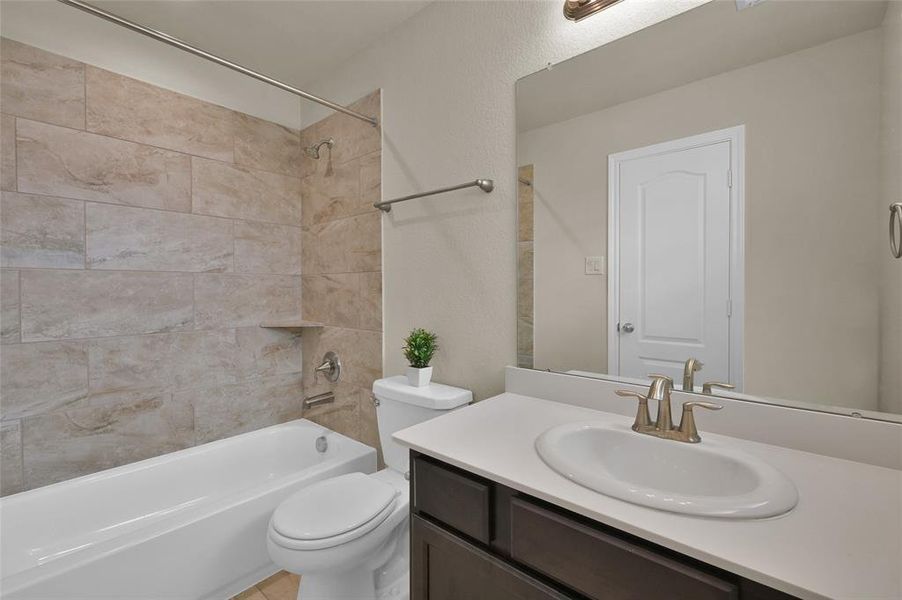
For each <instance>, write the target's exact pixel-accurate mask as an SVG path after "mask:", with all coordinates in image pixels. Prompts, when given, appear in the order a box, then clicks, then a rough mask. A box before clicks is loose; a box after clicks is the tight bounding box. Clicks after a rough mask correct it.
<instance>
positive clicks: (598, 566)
mask: <svg viewBox="0 0 902 600" xmlns="http://www.w3.org/2000/svg"><path fill="white" fill-rule="evenodd" d="M511 558H513V559H514V560H516V561H517V562H520V563H522V564H524V565H526V566H529V567H531V568H533V569H535V570H536V571H538V572H540V573H543V574H545V575H547V576H548V577H551V578H552V579H554V580H556V581H559V582H560V583H562V584H564V585H566V586H567V587H570V588H572V589H574V590H576V591H578V592H580V593H582V594H585V595H587V596H589V597H590V598H598V599H604V600H620V599H622V600H638V599H642V600H654V599H657V598H660V599H662V600H733V599H735V598H738V590H737V587H736V586H735V585H734V584H732V583H730V582H728V581H725V580H723V579H720V578H718V577H715V576H713V575H710V574H708V573H705V572H703V571H699V570H698V569H695V568H694V567H691V566H688V565H685V564H683V563H680V562H677V561H675V560H673V559H671V558H669V557H666V556H663V555H660V554H657V553H656V552H653V551H651V550H649V549H647V548H644V547H642V546H637V545H635V544H632V543H630V542H628V541H626V540H623V539H620V538H617V537H614V536H611V535H608V534H605V533H602V532H600V531H597V530H595V529H593V528H591V527H587V526H585V525H582V524H581V523H577V522H575V521H573V520H571V519H569V518H567V517H565V516H562V515H560V514H558V513H556V512H553V511H551V510H548V509H546V508H544V507H542V506H539V505H537V504H534V503H532V502H529V501H526V500H523V499H521V498H515V499H513V500H512V501H511Z"/></svg>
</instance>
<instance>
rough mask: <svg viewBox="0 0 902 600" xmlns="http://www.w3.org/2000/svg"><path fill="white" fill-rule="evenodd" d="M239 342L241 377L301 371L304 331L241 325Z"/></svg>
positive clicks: (239, 369)
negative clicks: (302, 332)
mask: <svg viewBox="0 0 902 600" xmlns="http://www.w3.org/2000/svg"><path fill="white" fill-rule="evenodd" d="M235 343H236V347H237V352H238V358H237V368H238V378H240V379H246V378H251V377H269V376H272V375H280V374H285V373H299V372H301V346H302V334H301V333H298V332H290V331H286V330H284V329H264V328H262V327H257V326H253V327H241V328H238V329H237V330H236V331H235Z"/></svg>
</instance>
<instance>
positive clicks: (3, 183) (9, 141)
mask: <svg viewBox="0 0 902 600" xmlns="http://www.w3.org/2000/svg"><path fill="white" fill-rule="evenodd" d="M15 189H16V118H15V117H13V116H10V115H0V190H15Z"/></svg>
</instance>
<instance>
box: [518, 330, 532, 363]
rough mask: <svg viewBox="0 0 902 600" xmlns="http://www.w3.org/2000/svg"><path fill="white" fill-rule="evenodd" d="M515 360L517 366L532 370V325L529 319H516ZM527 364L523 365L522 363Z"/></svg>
mask: <svg viewBox="0 0 902 600" xmlns="http://www.w3.org/2000/svg"><path fill="white" fill-rule="evenodd" d="M517 356H518V357H519V358H518V359H517V363H518V366H520V367H522V368H528V369H531V368H532V357H533V324H532V318H530V317H517ZM527 362H528V363H529V364H524V363H527Z"/></svg>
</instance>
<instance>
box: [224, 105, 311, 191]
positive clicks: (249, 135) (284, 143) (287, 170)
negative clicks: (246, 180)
mask: <svg viewBox="0 0 902 600" xmlns="http://www.w3.org/2000/svg"><path fill="white" fill-rule="evenodd" d="M235 118H236V121H235V124H236V127H235V164H238V165H241V166H243V167H248V168H251V169H262V170H264V171H274V172H276V173H282V174H283V175H291V176H292V177H298V176H299V175H300V163H301V137H300V132H299V131H297V130H295V129H291V128H289V127H284V126H282V125H279V124H278V123H273V122H271V121H265V120H263V119H258V118H257V117H252V116H250V115H246V114H243V113H236V117H235Z"/></svg>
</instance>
